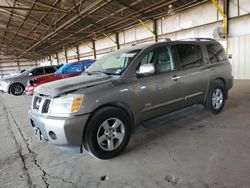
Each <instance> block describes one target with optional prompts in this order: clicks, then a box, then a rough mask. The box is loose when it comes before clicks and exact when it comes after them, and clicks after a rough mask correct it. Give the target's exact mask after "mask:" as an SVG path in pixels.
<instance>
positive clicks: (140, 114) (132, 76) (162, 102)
mask: <svg viewBox="0 0 250 188" xmlns="http://www.w3.org/2000/svg"><path fill="white" fill-rule="evenodd" d="M231 72H232V70H231V65H230V63H229V61H228V59H227V56H226V54H225V52H224V49H223V47H222V46H221V45H220V43H218V42H216V41H214V40H212V39H190V40H184V41H168V42H158V43H154V44H145V45H138V46H133V47H130V48H127V49H121V50H118V51H116V52H113V53H111V54H108V55H105V56H103V57H102V58H100V59H99V60H97V61H96V62H95V63H94V64H93V65H92V66H90V67H89V68H88V69H87V71H86V72H85V74H84V75H82V76H80V77H77V78H69V79H67V80H65V81H64V80H60V81H56V82H53V83H49V84H45V85H42V86H40V87H38V88H37V90H36V93H35V95H34V97H33V103H32V106H31V109H30V111H29V116H30V121H31V125H32V127H33V128H34V129H35V131H36V134H37V135H38V136H39V137H40V138H43V139H45V140H47V141H48V142H49V143H50V144H53V145H56V146H59V147H60V148H62V149H65V150H68V151H70V150H71V151H72V150H74V151H78V152H81V151H82V146H84V148H85V149H86V150H87V151H88V152H89V153H91V154H92V155H93V156H94V157H96V158H99V159H109V158H112V157H114V156H116V155H118V154H119V153H121V152H122V151H123V150H124V149H125V147H126V145H127V144H128V142H129V138H130V134H131V132H132V130H133V129H134V127H135V126H137V125H139V124H140V123H142V122H143V121H146V120H149V119H152V118H155V117H158V116H161V115H164V114H166V113H169V112H172V111H176V110H179V109H182V108H184V107H187V106H190V105H193V104H196V103H201V104H204V106H205V107H206V108H207V109H208V110H210V111H211V112H212V113H214V114H218V113H220V112H221V111H222V109H223V107H224V103H225V100H226V99H227V97H228V91H229V89H230V88H231V87H232V85H233V77H232V73H231Z"/></svg>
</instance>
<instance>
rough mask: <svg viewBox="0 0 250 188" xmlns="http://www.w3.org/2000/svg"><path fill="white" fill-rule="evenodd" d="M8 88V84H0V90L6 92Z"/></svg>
mask: <svg viewBox="0 0 250 188" xmlns="http://www.w3.org/2000/svg"><path fill="white" fill-rule="evenodd" d="M8 88H9V84H5V85H2V84H0V91H3V92H5V93H8Z"/></svg>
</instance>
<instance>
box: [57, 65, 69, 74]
mask: <svg viewBox="0 0 250 188" xmlns="http://www.w3.org/2000/svg"><path fill="white" fill-rule="evenodd" d="M68 66H70V64H64V65H63V66H61V67H60V68H59V69H57V71H56V72H54V74H62V73H63V70H64V69H66V68H67V67H68Z"/></svg>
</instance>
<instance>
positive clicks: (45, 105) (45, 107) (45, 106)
mask: <svg viewBox="0 0 250 188" xmlns="http://www.w3.org/2000/svg"><path fill="white" fill-rule="evenodd" d="M49 105H50V99H45V101H44V103H43V108H42V113H48V112H49Z"/></svg>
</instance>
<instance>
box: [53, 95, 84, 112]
mask: <svg viewBox="0 0 250 188" xmlns="http://www.w3.org/2000/svg"><path fill="white" fill-rule="evenodd" d="M83 98H84V95H78V94H68V95H65V96H62V97H58V98H55V99H54V100H53V102H52V105H51V108H50V113H51V114H70V113H75V112H78V111H79V109H80V107H81V104H82V101H83Z"/></svg>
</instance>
